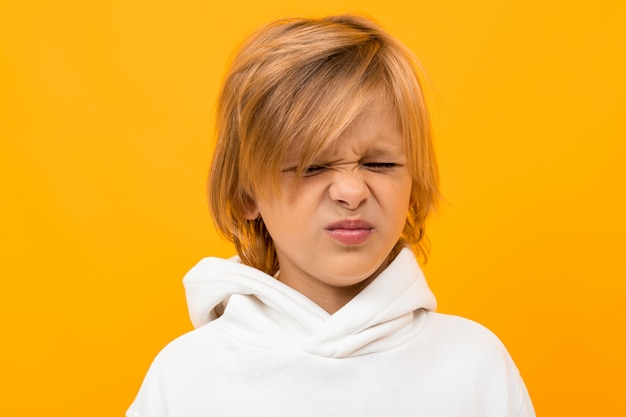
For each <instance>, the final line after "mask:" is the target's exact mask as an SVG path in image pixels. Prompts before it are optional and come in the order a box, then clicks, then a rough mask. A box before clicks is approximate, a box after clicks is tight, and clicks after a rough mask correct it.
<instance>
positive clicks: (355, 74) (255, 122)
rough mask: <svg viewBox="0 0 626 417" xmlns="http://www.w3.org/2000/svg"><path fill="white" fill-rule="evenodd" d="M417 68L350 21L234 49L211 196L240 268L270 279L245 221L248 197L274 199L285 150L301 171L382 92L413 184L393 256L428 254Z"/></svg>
mask: <svg viewBox="0 0 626 417" xmlns="http://www.w3.org/2000/svg"><path fill="white" fill-rule="evenodd" d="M418 68H419V67H418V65H417V63H416V60H415V58H414V56H413V54H412V53H411V52H410V51H409V50H408V49H407V48H406V47H405V46H404V45H403V44H401V43H400V42H399V41H398V40H396V39H395V38H393V37H392V36H390V35H388V34H387V33H386V32H385V31H384V30H383V29H381V28H380V27H379V26H378V25H376V24H375V23H374V22H373V21H371V20H369V19H367V18H364V17H360V16H354V15H341V16H332V17H327V18H323V19H285V20H279V21H276V22H274V23H271V24H269V25H266V26H264V27H262V28H261V29H259V30H258V31H257V32H256V33H254V34H253V35H252V36H251V37H250V38H249V39H248V40H247V41H246V42H245V43H244V44H243V45H242V46H241V47H240V49H239V51H238V52H237V54H236V55H235V57H234V60H233V62H232V63H231V65H230V68H229V70H228V72H227V74H226V78H225V81H224V84H223V86H222V90H221V94H220V97H219V101H218V113H217V145H216V149H215V153H214V156H213V163H212V167H211V173H210V178H209V196H210V208H211V213H212V215H213V218H214V221H215V224H216V227H217V228H218V230H219V231H220V232H221V233H222V234H223V235H224V236H225V237H226V238H227V239H228V240H230V241H231V242H233V243H234V245H235V248H236V249H237V253H238V254H239V257H240V258H241V261H242V262H243V263H244V264H247V265H250V266H253V267H255V268H257V269H260V270H262V271H264V272H266V273H268V274H270V275H274V274H275V273H276V272H277V271H278V268H279V265H278V259H277V256H276V251H275V249H274V244H273V241H272V238H271V236H270V235H269V233H268V231H267V229H266V227H265V225H264V223H263V221H262V220H261V219H257V220H249V219H247V218H246V216H245V213H246V211H247V210H248V209H249V208H250V207H251V206H252V205H253V202H254V199H255V196H256V195H261V194H263V193H279V190H278V183H279V176H280V173H281V170H282V168H283V162H284V158H285V155H286V152H287V150H288V149H289V150H290V151H291V150H293V149H294V148H295V149H296V150H297V151H298V153H299V155H297V156H298V158H297V159H298V160H299V162H300V163H299V165H298V167H297V172H299V173H302V171H303V169H304V167H305V166H306V165H307V164H309V163H310V162H311V161H313V160H314V159H315V158H316V157H317V156H318V155H320V154H321V153H322V152H323V151H324V150H326V149H328V148H329V146H331V145H332V144H333V143H334V142H335V141H336V140H337V139H338V138H339V137H340V135H341V134H342V132H343V131H344V130H345V129H346V128H347V127H348V126H349V125H350V123H351V122H353V121H354V120H355V119H356V118H357V117H358V116H359V115H360V114H362V112H363V109H364V107H365V106H366V105H367V104H368V102H370V101H371V99H372V98H373V97H375V96H379V95H380V94H381V93H382V94H384V97H385V98H386V101H387V102H388V103H389V105H391V106H393V109H394V110H395V112H396V114H397V117H398V120H399V123H400V125H401V129H402V134H403V137H404V140H405V144H404V145H405V151H406V153H407V159H408V167H409V170H410V173H411V176H412V178H413V184H412V191H411V203H410V206H409V209H408V213H407V219H406V223H405V226H404V229H403V231H402V235H401V236H400V238H399V240H398V243H397V244H396V246H395V247H394V251H392V255H395V253H397V252H398V251H399V249H400V248H401V247H402V246H403V245H412V246H413V247H414V249H415V250H416V252H417V253H419V254H422V255H424V256H425V255H426V253H427V251H428V248H427V243H426V239H425V236H424V223H425V220H426V217H427V216H428V214H429V213H430V212H432V211H433V210H434V208H435V205H436V201H437V199H438V195H439V193H438V177H437V167H436V162H435V156H434V151H433V146H432V140H431V127H430V121H429V117H428V112H427V109H426V104H425V102H424V96H423V93H422V88H421V85H420V81H419V76H418V74H420V72H418ZM264 195H267V194H264Z"/></svg>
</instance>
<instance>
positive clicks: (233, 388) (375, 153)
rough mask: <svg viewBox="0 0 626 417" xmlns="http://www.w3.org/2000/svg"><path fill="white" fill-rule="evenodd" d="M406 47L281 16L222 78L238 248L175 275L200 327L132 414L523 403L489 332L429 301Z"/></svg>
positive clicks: (174, 351) (425, 132) (218, 175)
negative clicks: (232, 253) (420, 256)
mask: <svg viewBox="0 0 626 417" xmlns="http://www.w3.org/2000/svg"><path fill="white" fill-rule="evenodd" d="M416 74H417V73H416V70H415V64H414V60H413V59H412V56H411V54H410V52H408V50H407V49H406V48H405V47H404V46H402V45H401V44H400V43H399V42H398V41H397V40H395V39H394V38H392V37H390V36H389V35H388V34H386V33H385V32H384V31H382V29H380V28H379V27H378V26H377V25H375V24H374V23H373V22H371V21H369V20H367V19H365V18H362V17H356V16H336V17H330V18H325V19H319V20H314V19H294V20H283V21H279V22H275V23H273V24H270V25H268V26H266V27H264V28H262V29H261V30H260V31H258V32H257V33H256V34H255V35H253V36H252V37H251V38H250V39H249V40H248V41H247V43H245V44H244V45H243V46H242V48H241V50H240V51H239V53H238V55H237V56H236V57H235V59H234V62H233V63H232V66H231V68H230V70H229V72H228V74H227V76H226V80H225V83H224V86H223V90H222V92H221V96H220V101H219V109H218V143H217V148H216V151H215V155H214V159H213V165H212V170H211V176H210V183H209V191H210V199H211V209H212V213H213V216H214V219H215V223H216V225H217V227H218V228H219V230H220V231H221V232H222V233H223V234H224V235H225V236H226V237H227V238H228V239H229V240H231V241H232V242H234V244H235V247H236V249H237V252H238V255H239V256H238V258H234V259H230V260H223V259H215V258H206V259H204V260H202V261H200V263H199V264H198V265H196V266H195V267H194V268H193V269H192V270H191V271H190V272H189V273H188V274H187V276H186V277H185V279H184V283H185V287H186V291H187V300H188V304H189V311H190V315H191V318H192V321H193V324H194V326H195V327H196V330H194V331H192V332H190V333H188V334H186V335H184V336H182V337H180V338H178V339H177V340H175V341H173V342H172V343H171V344H169V345H168V346H167V347H166V348H165V349H164V350H163V351H162V352H161V353H160V354H159V355H158V357H157V358H156V359H155V361H154V363H153V364H152V366H151V368H150V370H149V372H148V374H147V376H146V378H145V380H144V383H143V385H142V387H141V390H140V392H139V394H138V396H137V398H136V399H135V402H134V403H133V405H132V406H131V407H130V409H129V410H128V412H127V416H128V417H157V416H159V417H160V416H169V417H174V416H180V417H196V416H198V417H199V416H211V417H213V416H219V417H223V416H237V417H240V416H268V417H269V416H271V417H302V416H311V417H313V416H315V417H326V416H342V417H345V416H358V417H368V416H377V417H382V416H393V417H404V416H406V417H409V416H411V417H413V416H428V417H447V416H464V417H470V416H476V417H479V416H480V417H505V416H515V417H522V416H532V415H534V411H533V409H532V405H531V402H530V399H529V397H528V393H527V391H526V389H525V387H524V384H523V382H522V380H521V378H520V376H519V373H518V371H517V369H516V367H515V365H514V364H513V362H512V360H511V359H510V357H509V355H508V353H507V352H506V350H505V348H504V347H503V346H502V344H501V343H500V342H499V340H498V339H497V338H496V337H495V336H494V335H493V334H492V333H490V332H489V331H488V330H486V329H485V328H483V327H481V326H480V325H478V324H476V323H473V322H471V321H468V320H465V319H462V318H459V317H453V316H447V315H442V314H438V313H435V312H434V309H435V299H434V296H433V295H432V293H431V292H430V290H429V288H428V286H427V284H426V281H425V279H424V276H423V275H422V273H421V270H420V268H419V266H418V264H417V262H416V259H415V255H414V253H413V252H412V251H411V250H410V249H409V247H411V246H412V247H413V248H414V249H415V251H416V252H417V253H418V254H423V255H425V247H424V243H423V236H424V222H425V219H426V217H427V215H428V214H429V213H430V212H431V211H432V210H433V208H434V206H435V203H436V200H437V197H438V189H437V171H436V165H435V159H434V154H433V149H432V144H431V139H430V130H429V129H430V126H429V122H428V114H427V111H426V106H425V104H424V99H423V96H422V92H421V88H420V85H419V82H418V77H417V75H416Z"/></svg>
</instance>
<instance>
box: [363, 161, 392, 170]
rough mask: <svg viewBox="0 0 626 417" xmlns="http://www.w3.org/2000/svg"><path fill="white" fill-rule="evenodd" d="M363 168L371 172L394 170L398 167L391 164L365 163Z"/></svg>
mask: <svg viewBox="0 0 626 417" xmlns="http://www.w3.org/2000/svg"><path fill="white" fill-rule="evenodd" d="M363 166H364V167H366V168H367V169H370V170H373V171H384V170H386V169H391V168H395V167H397V166H399V165H398V164H396V163H393V162H366V163H364V164H363Z"/></svg>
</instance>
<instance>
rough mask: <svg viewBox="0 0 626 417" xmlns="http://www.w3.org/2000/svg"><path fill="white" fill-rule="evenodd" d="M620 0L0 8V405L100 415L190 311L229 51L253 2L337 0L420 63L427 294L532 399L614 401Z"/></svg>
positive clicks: (619, 335) (600, 405)
mask: <svg viewBox="0 0 626 417" xmlns="http://www.w3.org/2000/svg"><path fill="white" fill-rule="evenodd" d="M292 3H293V4H292ZM624 4H625V3H624V2H622V1H621V0H615V1H609V0H598V1H593V2H588V1H584V2H583V1H547V2H546V1H543V0H529V1H525V2H521V1H507V0H504V1H503V0H479V1H472V2H467V1H462V0H456V1H452V0H450V1H431V0H413V1H408V0H406V1H402V0H387V1H384V2H376V1H363V0H359V1H356V0H355V1H341V0H340V1H336V0H316V1H298V2H288V1H281V0H272V1H264V2H257V1H250V0H249V1H242V0H234V1H228V2H219V3H218V2H214V3H211V2H206V1H191V0H189V1H187V0H185V1H174V0H170V1H148V0H127V1H111V0H108V1H54V2H49V1H19V2H18V1H16V2H6V1H5V2H3V3H2V4H1V5H0V138H1V147H0V175H1V178H2V188H1V190H0V193H1V199H0V204H1V205H0V210H1V214H2V220H1V223H0V228H1V229H0V233H1V234H0V236H1V239H2V240H1V242H2V243H1V248H0V275H1V278H2V279H1V281H0V297H1V300H0V317H2V329H1V331H2V344H1V345H0V414H2V415H7V416H24V415H27V416H45V415H59V416H84V415H89V416H114V415H122V414H123V412H124V410H125V409H126V407H127V406H128V404H129V403H130V402H131V401H132V399H133V398H134V395H135V393H136V392H137V390H138V388H139V385H140V383H141V380H142V378H143V376H144V374H145V372H146V370H147V367H148V366H149V364H150V362H151V361H152V359H153V357H154V355H155V354H156V353H157V352H158V351H159V349H160V348H161V347H162V346H163V345H164V344H165V343H167V342H168V341H170V340H171V339H173V338H174V337H176V336H177V335H179V334H181V333H183V332H186V331H188V330H190V329H191V325H190V323H189V320H188V318H187V312H186V305H185V301H184V294H183V288H182V285H181V283H180V280H181V278H182V276H183V275H184V273H185V272H186V271H187V270H188V269H189V268H190V267H191V266H192V265H193V264H194V263H195V262H196V261H198V260H199V259H200V258H201V257H203V256H207V255H218V256H228V255H231V254H232V253H233V251H232V249H231V248H230V247H229V246H228V245H227V244H225V243H224V242H222V241H221V240H219V238H217V236H216V233H215V231H214V230H213V228H212V226H211V224H210V219H209V217H208V212H207V208H206V203H205V191H204V186H205V177H206V172H207V169H208V163H209V160H210V152H211V151H210V150H211V147H212V131H213V119H212V116H213V112H214V103H215V99H216V94H217V89H218V85H219V82H220V80H221V77H222V74H223V71H224V66H225V63H226V62H227V60H228V58H229V56H230V54H231V51H232V50H233V48H234V47H235V46H236V45H237V44H238V43H239V42H240V41H241V40H242V39H243V38H244V37H245V36H246V35H247V34H248V33H249V32H250V31H251V30H253V29H254V28H256V27H257V26H259V25H260V24H262V23H265V22H267V21H269V20H272V19H275V18H278V17H283V16H289V15H314V16H321V15H326V14H333V13H338V12H343V11H352V10H360V11H364V12H366V13H368V14H370V15H372V16H375V17H376V18H377V19H378V20H379V21H380V22H381V23H382V24H383V26H385V27H386V28H388V29H389V31H391V32H392V33H394V34H395V35H397V36H398V37H399V38H401V39H402V40H403V41H404V42H405V43H407V44H408V45H409V46H410V47H411V48H412V49H413V50H414V51H415V53H416V54H417V55H418V56H419V57H420V59H421V61H422V62H423V64H424V66H425V67H426V69H427V71H428V72H429V75H430V79H431V82H432V88H431V89H430V90H429V91H430V92H429V96H430V98H431V107H432V111H433V117H434V121H435V129H436V141H437V149H438V156H439V161H440V166H441V176H442V185H443V193H444V195H445V197H446V202H445V203H444V204H442V207H441V210H440V212H439V213H438V215H437V216H436V217H435V218H434V219H433V221H432V222H431V228H430V238H431V242H432V247H433V249H432V254H431V259H430V261H429V262H428V264H427V265H426V268H425V269H426V273H427V276H428V278H429V282H430V284H431V286H432V287H433V290H434V291H435V293H436V295H437V297H438V300H439V304H440V311H443V312H446V313H453V314H459V315H463V316H467V317H470V318H472V319H475V320H477V321H479V322H481V323H483V324H485V325H486V326H488V327H490V328H491V329H492V330H493V331H495V332H496V333H497V334H498V335H499V336H500V337H501V339H502V340H503V341H504V342H505V344H506V345H507V346H508V348H509V350H510V352H511V354H512V355H513V357H514V358H515V360H516V362H517V364H518V366H519V368H520V369H521V372H522V374H523V376H524V378H525V381H526V384H527V386H528V389H529V391H530V393H531V396H532V398H533V400H534V403H535V407H536V410H537V412H538V414H539V415H543V416H550V415H553V416H557V415H558V416H590V415H593V416H603V415H606V416H609V415H618V414H619V413H621V412H623V394H624V390H625V388H626V387H625V384H624V382H623V381H624V377H623V374H624V373H625V372H626V360H625V359H624V352H626V343H625V340H624V339H625V337H624V329H625V324H626V323H625V317H626V315H625V314H624V312H623V310H622V309H623V307H624V300H623V299H624V295H625V294H624V293H625V291H624V289H625V284H624V278H626V262H625V258H626V257H625V256H624V255H623V252H624V250H625V248H626V244H625V243H626V242H625V237H624V236H626V221H625V220H624V218H623V216H624V213H625V211H626V196H625V195H624V194H625V190H626V187H625V186H626V184H625V182H626V173H625V168H624V167H625V165H626V158H625V156H626V140H625V139H624V138H625V135H626V128H625V124H624V119H625V116H626V115H625V111H624V110H625V108H626V105H625V102H624V101H625V98H626V81H625V80H624V79H625V77H624V74H626V62H625V61H626V58H625V50H626V45H625V39H626V30H625V29H624V22H625V21H626V9H625V6H624Z"/></svg>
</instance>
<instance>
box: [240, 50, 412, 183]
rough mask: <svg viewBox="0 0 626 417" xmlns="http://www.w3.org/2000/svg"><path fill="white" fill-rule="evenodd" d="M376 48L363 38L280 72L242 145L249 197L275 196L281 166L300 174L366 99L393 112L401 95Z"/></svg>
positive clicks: (332, 141) (243, 174) (362, 107)
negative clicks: (247, 137)
mask: <svg viewBox="0 0 626 417" xmlns="http://www.w3.org/2000/svg"><path fill="white" fill-rule="evenodd" d="M381 48H382V45H381V42H380V41H379V40H378V39H376V38H368V39H366V41H365V42H363V43H362V44H360V45H356V46H352V47H350V48H345V47H344V48H341V49H339V50H338V51H335V52H334V53H333V54H329V55H326V56H324V57H322V58H320V59H318V60H317V61H313V62H308V63H307V64H306V65H302V66H301V67H299V68H291V69H290V70H289V71H288V72H287V73H285V74H284V76H283V78H282V79H281V81H280V83H279V84H277V85H276V86H275V87H274V88H273V90H272V91H270V92H268V94H267V96H266V97H265V98H264V105H263V106H259V108H257V109H256V112H255V117H254V123H251V125H250V130H249V132H250V136H249V137H251V136H252V135H254V139H251V140H250V142H249V147H246V146H245V145H244V146H242V152H241V154H240V155H241V157H242V159H241V160H240V165H239V166H240V167H241V170H240V178H242V179H243V178H244V177H248V179H249V182H244V183H245V186H246V189H247V190H248V191H249V192H250V193H261V194H265V193H279V192H280V190H279V179H280V174H281V172H282V171H283V170H284V169H285V168H287V166H286V165H287V164H289V165H290V167H295V171H296V174H302V172H303V171H304V169H305V167H306V166H308V165H310V164H311V163H313V162H314V161H315V160H316V159H318V158H319V157H320V156H321V155H322V154H324V153H325V152H327V151H328V150H329V148H331V147H332V146H333V145H334V144H335V143H336V142H337V140H338V139H339V138H340V137H341V135H342V134H343V133H344V131H345V130H346V129H347V128H348V127H349V126H350V125H351V124H353V122H354V121H355V120H356V119H357V118H358V117H359V116H360V115H361V114H362V113H363V112H364V110H365V109H366V108H367V107H368V106H369V105H370V104H371V103H372V101H374V100H381V99H382V100H384V102H386V103H388V105H389V106H392V111H394V113H396V114H398V112H397V109H398V108H401V107H400V105H399V103H398V102H399V101H400V100H401V97H397V96H395V95H394V93H395V91H394V89H393V88H392V87H391V83H390V82H389V79H390V78H391V74H389V71H388V68H387V67H386V66H385V65H384V63H383V60H382V59H381V57H380V52H381ZM277 104H279V105H277ZM398 120H399V122H401V120H402V118H401V117H400V115H399V116H398ZM260 161H262V164H260V163H259V162H260ZM255 168H256V169H255ZM297 176H298V175H297ZM251 195H253V194H251Z"/></svg>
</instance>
